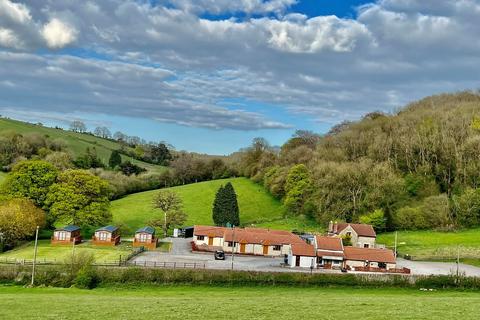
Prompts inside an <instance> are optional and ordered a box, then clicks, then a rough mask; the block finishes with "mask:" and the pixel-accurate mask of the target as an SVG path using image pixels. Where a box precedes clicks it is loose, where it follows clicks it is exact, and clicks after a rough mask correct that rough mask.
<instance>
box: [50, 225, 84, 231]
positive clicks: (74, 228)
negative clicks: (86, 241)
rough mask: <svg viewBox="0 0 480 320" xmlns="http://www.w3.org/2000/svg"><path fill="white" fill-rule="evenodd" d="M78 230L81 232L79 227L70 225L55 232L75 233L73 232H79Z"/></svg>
mask: <svg viewBox="0 0 480 320" xmlns="http://www.w3.org/2000/svg"><path fill="white" fill-rule="evenodd" d="M77 230H80V227H77V226H74V225H68V226H64V227H62V228H57V229H55V231H67V232H73V231H77Z"/></svg>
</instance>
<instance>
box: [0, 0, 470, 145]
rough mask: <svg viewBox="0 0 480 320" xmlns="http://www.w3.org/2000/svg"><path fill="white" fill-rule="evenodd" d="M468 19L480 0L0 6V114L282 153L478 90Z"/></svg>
mask: <svg viewBox="0 0 480 320" xmlns="http://www.w3.org/2000/svg"><path fill="white" fill-rule="evenodd" d="M478 21H480V0H377V1H360V0H86V1H74V0H26V1H19V0H15V1H13V0H0V114H1V115H3V116H8V117H11V118H15V119H20V120H26V121H31V122H42V123H44V124H46V125H50V126H54V125H58V126H63V127H68V125H69V123H70V122H71V121H73V120H81V121H84V122H85V123H86V124H87V126H88V128H89V129H90V130H92V131H93V129H94V128H95V127H96V126H107V127H109V128H110V130H111V131H112V132H115V131H122V132H124V133H126V134H128V135H136V136H140V137H141V138H144V139H146V140H149V141H166V142H168V143H170V144H172V145H174V146H175V147H176V149H178V150H188V151H195V152H201V153H209V154H229V153H231V152H234V151H236V150H238V149H239V148H242V147H245V146H247V145H249V144H250V142H251V140H252V139H253V138H254V137H264V138H266V139H267V140H268V141H270V143H271V144H272V145H281V144H282V143H283V142H285V141H286V140H287V139H288V138H289V137H290V136H291V135H292V134H293V133H294V132H295V130H298V129H306V130H312V131H314V132H317V133H325V132H327V131H328V130H329V128H331V127H332V126H333V125H335V124H337V123H340V122H342V121H345V120H349V121H351V120H358V119H360V118H361V117H362V115H364V114H366V113H368V112H372V111H383V112H390V113H391V112H395V111H396V110H398V108H400V107H402V106H405V105H406V104H408V103H409V102H412V101H415V100H417V99H420V98H422V97H425V96H428V95H432V94H438V93H443V92H456V91H460V90H477V89H478V87H479V76H478V75H479V74H480V41H479V40H478V34H480V23H479V22H478ZM0 129H1V128H0Z"/></svg>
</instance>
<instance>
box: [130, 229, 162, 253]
mask: <svg viewBox="0 0 480 320" xmlns="http://www.w3.org/2000/svg"><path fill="white" fill-rule="evenodd" d="M133 246H134V247H144V248H145V249H148V250H155V249H156V248H157V237H156V236H155V228H152V227H144V228H141V229H138V230H137V231H136V232H135V238H134V239H133Z"/></svg>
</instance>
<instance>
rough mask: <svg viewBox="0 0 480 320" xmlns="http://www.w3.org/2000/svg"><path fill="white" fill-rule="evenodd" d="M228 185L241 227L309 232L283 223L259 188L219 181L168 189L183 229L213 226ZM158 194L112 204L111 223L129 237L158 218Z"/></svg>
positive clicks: (280, 209) (245, 181)
mask: <svg viewBox="0 0 480 320" xmlns="http://www.w3.org/2000/svg"><path fill="white" fill-rule="evenodd" d="M227 182H231V183H232V184H233V186H234V188H235V191H236V193H237V197H238V203H239V207H240V221H241V224H242V225H251V224H255V225H257V226H263V227H272V228H281V229H287V230H290V229H294V228H310V229H311V228H312V227H314V225H312V224H309V223H308V221H307V222H304V221H301V220H296V219H285V218H283V216H284V213H285V211H284V208H283V206H282V205H281V203H280V202H279V201H278V200H277V199H275V198H274V197H272V196H271V195H270V194H269V193H268V192H267V191H266V190H265V189H264V188H263V187H262V186H260V185H258V184H255V183H253V182H252V181H250V180H248V179H246V178H234V179H222V180H214V181H207V182H199V183H194V184H189V185H184V186H179V187H173V188H168V190H172V191H175V192H177V193H178V194H179V195H180V197H181V198H182V200H183V203H184V209H185V211H186V212H187V214H188V221H187V222H186V225H194V224H207V225H211V224H213V221H212V204H213V200H214V197H215V193H216V191H217V190H218V188H219V187H220V186H221V185H222V184H225V183H227ZM157 192H158V190H153V191H147V192H142V193H137V194H133V195H129V196H127V197H125V198H122V199H119V200H115V201H113V202H112V212H113V220H114V223H122V224H125V225H126V227H128V231H129V232H130V233H133V232H134V231H135V230H136V229H137V228H140V227H142V226H144V225H146V224H147V223H148V221H149V220H151V219H152V218H154V217H156V216H158V215H159V214H160V212H159V211H158V210H154V209H153V208H152V200H153V197H154V196H155V194H157Z"/></svg>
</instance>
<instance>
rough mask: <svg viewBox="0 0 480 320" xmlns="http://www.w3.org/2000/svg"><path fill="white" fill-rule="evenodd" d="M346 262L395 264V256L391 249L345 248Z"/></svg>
mask: <svg viewBox="0 0 480 320" xmlns="http://www.w3.org/2000/svg"><path fill="white" fill-rule="evenodd" d="M344 254H345V259H346V260H357V261H370V262H372V261H373V262H385V263H395V255H394V254H393V251H392V250H389V249H372V248H356V247H345V248H344Z"/></svg>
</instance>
